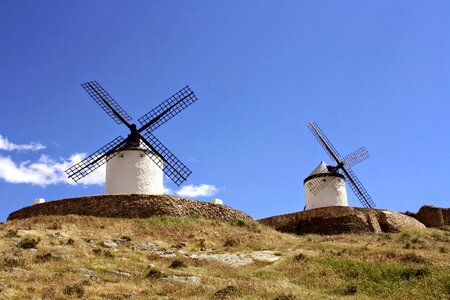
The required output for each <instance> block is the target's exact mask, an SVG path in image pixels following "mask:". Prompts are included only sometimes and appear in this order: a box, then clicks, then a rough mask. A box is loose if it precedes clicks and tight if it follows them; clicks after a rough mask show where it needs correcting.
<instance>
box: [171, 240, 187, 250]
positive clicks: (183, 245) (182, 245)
mask: <svg viewBox="0 0 450 300" xmlns="http://www.w3.org/2000/svg"><path fill="white" fill-rule="evenodd" d="M184 247H186V243H183V242H181V243H178V244H176V245H173V246H172V248H175V249H183V248H184Z"/></svg>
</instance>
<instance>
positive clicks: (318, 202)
mask: <svg viewBox="0 0 450 300" xmlns="http://www.w3.org/2000/svg"><path fill="white" fill-rule="evenodd" d="M308 128H309V129H310V130H311V132H312V133H313V135H314V136H315V137H316V139H317V140H318V141H319V143H320V145H321V146H322V147H323V148H324V150H325V151H326V152H327V153H328V155H329V156H330V157H331V159H333V160H334V161H335V162H336V163H337V165H336V166H327V165H326V164H325V163H324V162H321V163H320V164H319V166H317V167H316V168H315V169H314V171H313V172H312V173H311V174H310V175H309V176H308V177H306V178H305V180H304V189H305V202H306V206H305V209H306V210H308V209H313V208H318V207H324V206H348V201H347V191H346V188H345V182H347V183H348V184H349V185H350V187H351V188H352V190H353V192H354V193H355V195H356V197H358V199H359V201H360V202H361V204H362V205H363V206H364V207H368V208H373V207H375V203H374V202H373V201H372V198H371V197H370V195H369V193H368V192H367V191H366V189H365V188H364V186H363V185H362V183H361V182H360V181H359V179H358V177H356V175H355V173H354V172H353V170H352V166H354V165H356V164H358V163H359V162H361V161H363V160H365V159H367V158H369V153H368V152H367V150H366V149H365V148H364V147H361V148H359V149H357V150H356V151H355V152H353V153H350V154H348V155H346V156H345V157H343V158H341V156H340V155H339V153H338V152H337V150H336V149H335V148H334V146H333V145H332V144H331V142H330V140H329V139H328V138H327V137H326V136H325V134H324V133H323V132H322V130H321V129H320V128H319V126H318V125H317V124H316V123H315V122H310V123H308ZM339 171H341V172H342V173H340V172H339Z"/></svg>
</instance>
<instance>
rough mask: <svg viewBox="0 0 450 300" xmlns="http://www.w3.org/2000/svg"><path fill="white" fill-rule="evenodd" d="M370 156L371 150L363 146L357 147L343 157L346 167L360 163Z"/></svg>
mask: <svg viewBox="0 0 450 300" xmlns="http://www.w3.org/2000/svg"><path fill="white" fill-rule="evenodd" d="M369 157H370V155H369V151H367V150H366V148H364V147H361V148H358V149H356V151H355V152H352V153H349V154H347V155H346V156H344V157H343V158H342V160H343V163H344V164H345V166H346V167H353V166H354V165H357V164H359V163H360V162H362V161H364V160H366V159H368V158H369Z"/></svg>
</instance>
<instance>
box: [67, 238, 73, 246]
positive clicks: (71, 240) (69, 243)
mask: <svg viewBox="0 0 450 300" xmlns="http://www.w3.org/2000/svg"><path fill="white" fill-rule="evenodd" d="M66 244H67V245H74V244H75V240H73V239H72V238H69V239H68V240H67V242H66Z"/></svg>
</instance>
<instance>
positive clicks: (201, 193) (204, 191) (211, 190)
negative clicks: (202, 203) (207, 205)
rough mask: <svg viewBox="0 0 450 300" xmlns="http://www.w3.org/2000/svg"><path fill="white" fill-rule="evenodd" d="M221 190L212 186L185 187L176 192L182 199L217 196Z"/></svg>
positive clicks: (190, 185) (191, 185)
mask: <svg viewBox="0 0 450 300" xmlns="http://www.w3.org/2000/svg"><path fill="white" fill-rule="evenodd" d="M218 192H219V189H218V188H216V187H215V186H214V185H212V184H200V185H193V184H189V185H185V186H183V187H182V188H181V189H180V190H178V191H177V192H176V194H177V195H178V196H181V197H209V196H213V195H215V194H217V193H218Z"/></svg>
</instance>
